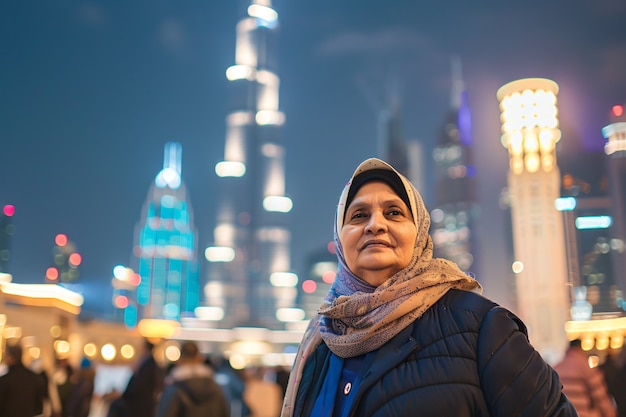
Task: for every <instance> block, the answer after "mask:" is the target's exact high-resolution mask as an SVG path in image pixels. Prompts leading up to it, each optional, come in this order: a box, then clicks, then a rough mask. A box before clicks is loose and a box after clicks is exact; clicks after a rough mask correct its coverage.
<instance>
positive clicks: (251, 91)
mask: <svg viewBox="0 0 626 417" xmlns="http://www.w3.org/2000/svg"><path fill="white" fill-rule="evenodd" d="M245 6H246V7H245V8H244V10H243V13H242V16H241V19H240V20H239V22H238V23H237V26H236V35H237V36H236V49H235V63H234V65H232V66H231V67H229V68H228V69H227V71H226V77H227V79H228V80H229V81H230V87H231V91H232V96H231V106H230V107H231V108H230V113H229V114H228V115H227V117H226V143H225V150H224V159H223V160H222V161H220V162H219V163H218V164H217V165H216V166H215V172H216V174H217V175H218V176H219V177H220V180H219V181H220V183H219V193H218V195H219V196H220V198H219V201H218V208H217V219H216V223H215V228H214V231H213V238H212V241H211V246H209V247H208V248H206V251H205V256H206V259H207V260H208V262H209V265H208V282H207V285H206V287H205V290H204V295H205V303H204V305H203V306H202V308H201V309H199V310H198V311H199V313H200V314H199V317H200V318H201V319H205V320H207V321H208V322H209V323H208V325H211V322H212V325H213V326H214V327H221V328H232V327H240V326H252V327H261V328H269V329H278V330H279V329H284V328H285V327H287V326H288V323H290V322H299V321H301V320H302V319H303V318H304V311H303V310H301V309H297V308H295V302H296V295H297V289H296V286H297V284H298V277H297V275H296V274H294V273H292V272H291V259H290V258H291V255H290V243H291V235H290V232H289V229H288V227H287V225H288V223H287V221H288V213H289V212H290V211H291V208H292V201H291V199H290V198H289V197H288V196H287V195H286V192H285V152H286V148H285V141H284V140H283V138H282V136H281V130H282V129H281V127H282V125H283V124H284V121H285V115H284V114H283V113H282V112H281V111H280V106H279V86H280V79H279V77H278V74H277V48H276V40H277V39H276V37H277V33H278V14H277V12H276V11H275V10H274V9H273V8H272V4H271V1H270V0H252V1H250V0H248V1H247V2H245Z"/></svg>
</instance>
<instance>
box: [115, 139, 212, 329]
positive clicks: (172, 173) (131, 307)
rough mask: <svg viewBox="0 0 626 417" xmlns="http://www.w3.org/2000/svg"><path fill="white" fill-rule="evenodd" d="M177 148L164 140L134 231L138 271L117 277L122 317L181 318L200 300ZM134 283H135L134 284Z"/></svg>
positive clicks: (189, 210) (189, 211) (129, 321)
mask: <svg viewBox="0 0 626 417" xmlns="http://www.w3.org/2000/svg"><path fill="white" fill-rule="evenodd" d="M181 175H182V147H181V145H180V143H177V142H168V143H167V144H166V145H165V156H164V162H163V169H162V170H161V171H159V173H158V174H157V176H156V178H155V181H154V183H153V184H152V185H151V187H150V191H149V192H148V198H147V200H146V202H145V203H144V206H143V209H142V213H141V220H140V222H139V223H138V224H137V227H136V230H135V246H134V249H133V251H134V257H135V260H136V265H134V269H135V271H136V273H137V274H138V278H137V280H136V281H135V282H132V281H133V276H134V277H136V275H132V273H131V276H130V277H120V278H121V281H123V282H125V283H128V284H129V285H128V286H124V285H120V286H118V288H117V289H116V290H117V291H118V292H128V296H129V302H128V303H127V305H119V306H118V307H121V308H122V309H123V310H124V322H125V323H126V325H128V326H135V325H136V324H137V323H138V321H139V320H140V319H164V320H180V319H181V317H184V316H190V315H193V314H194V310H195V308H196V307H198V304H199V300H200V291H201V289H200V282H199V271H198V259H197V233H196V229H195V227H194V224H193V213H192V208H191V203H190V202H189V198H188V195H187V191H186V188H185V185H184V183H183V181H182V176H181ZM133 287H135V288H136V289H135V288H133Z"/></svg>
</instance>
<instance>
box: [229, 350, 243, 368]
mask: <svg viewBox="0 0 626 417" xmlns="http://www.w3.org/2000/svg"><path fill="white" fill-rule="evenodd" d="M228 363H230V366H232V368H233V369H243V368H245V367H246V365H247V364H248V362H247V361H246V359H245V358H244V357H243V356H242V355H238V354H234V355H231V356H230V358H228Z"/></svg>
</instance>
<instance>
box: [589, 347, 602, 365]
mask: <svg viewBox="0 0 626 417" xmlns="http://www.w3.org/2000/svg"><path fill="white" fill-rule="evenodd" d="M600 350H602V349H600ZM587 364H588V365H589V367H590V368H595V367H597V366H598V365H599V364H600V358H599V357H598V355H590V356H589V357H588V358H587Z"/></svg>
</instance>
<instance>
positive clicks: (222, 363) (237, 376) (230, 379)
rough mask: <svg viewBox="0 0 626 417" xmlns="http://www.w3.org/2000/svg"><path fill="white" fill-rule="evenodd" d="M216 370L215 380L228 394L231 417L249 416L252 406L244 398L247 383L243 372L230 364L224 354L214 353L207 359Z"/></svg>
mask: <svg viewBox="0 0 626 417" xmlns="http://www.w3.org/2000/svg"><path fill="white" fill-rule="evenodd" d="M207 361H208V363H210V366H211V367H212V368H213V369H214V370H215V382H217V383H218V384H219V385H220V386H221V387H222V390H224V393H225V394H226V400H227V401H228V404H229V406H230V416H231V417H247V416H249V415H250V408H249V407H248V405H247V404H246V402H245V401H244V400H243V391H244V389H245V384H244V381H243V377H242V376H241V373H240V372H238V371H236V370H235V369H233V368H232V366H230V362H229V361H228V359H226V358H225V357H224V356H223V355H219V354H218V355H214V356H213V357H212V358H211V359H210V360H207Z"/></svg>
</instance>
